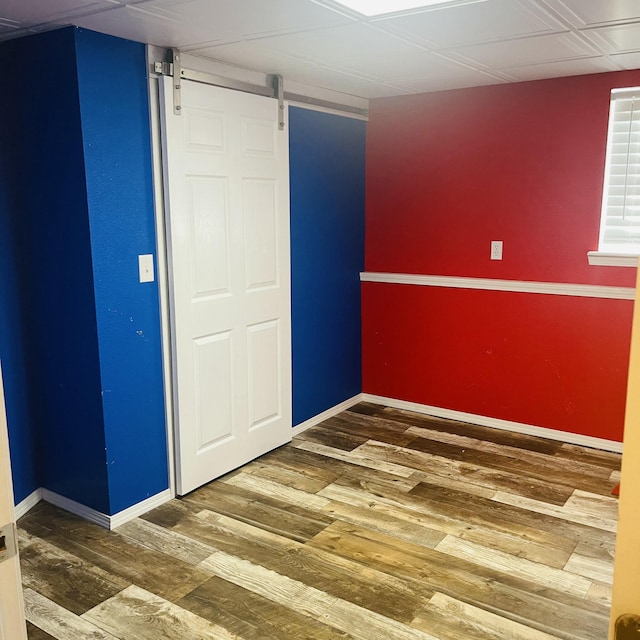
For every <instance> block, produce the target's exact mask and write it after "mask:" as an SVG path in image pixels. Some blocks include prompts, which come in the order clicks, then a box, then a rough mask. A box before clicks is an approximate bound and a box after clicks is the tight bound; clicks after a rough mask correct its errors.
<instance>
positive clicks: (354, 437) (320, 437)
mask: <svg viewBox="0 0 640 640" xmlns="http://www.w3.org/2000/svg"><path fill="white" fill-rule="evenodd" d="M324 424H326V423H324ZM331 427H332V425H326V428H325V427H324V425H323V426H317V427H316V428H314V429H309V430H307V431H304V432H303V433H301V434H300V435H299V436H297V437H298V438H300V439H301V440H309V442H317V443H318V444H324V445H327V446H328V447H333V448H334V449H342V450H343V451H352V450H353V449H355V448H356V447H359V446H360V445H361V444H363V443H365V442H366V441H367V440H369V437H368V436H362V435H359V434H357V433H345V432H344V431H340V430H338V429H332V428H331ZM411 439H412V438H409V440H411Z"/></svg>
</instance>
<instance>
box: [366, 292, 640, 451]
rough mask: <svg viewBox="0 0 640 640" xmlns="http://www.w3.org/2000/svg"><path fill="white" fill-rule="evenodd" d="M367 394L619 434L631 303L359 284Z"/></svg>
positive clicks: (593, 432)
mask: <svg viewBox="0 0 640 640" xmlns="http://www.w3.org/2000/svg"><path fill="white" fill-rule="evenodd" d="M362 294H363V295H362V305H363V309H362V313H363V340H364V343H363V353H364V356H363V358H364V361H363V365H364V367H363V368H364V379H363V387H364V390H365V391H366V392H367V393H372V394H375V395H381V396H386V397H392V398H400V399H403V400H409V401H412V402H418V403H421V404H427V405H431V406H437V407H442V408H446V409H455V410H458V411H464V412H468V413H473V414H478V415H482V416H488V417H493V418H501V419H503V420H512V421H515V422H521V423H525V424H531V425H536V426H542V427H548V428H552V429H559V430H562V431H568V432H571V433H577V434H583V435H589V436H595V437H599V438H606V439H609V440H617V441H621V440H622V427H623V419H624V406H625V396H626V379H627V368H628V358H629V335H630V331H631V315H632V309H633V303H632V302H631V301H628V300H607V299H594V298H577V297H570V296H554V295H542V294H529V293H511V292H502V291H482V290H465V289H446V288H439V287H423V286H410V285H393V284H377V283H363V286H362Z"/></svg>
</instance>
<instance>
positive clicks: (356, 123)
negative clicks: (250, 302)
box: [289, 107, 366, 425]
mask: <svg viewBox="0 0 640 640" xmlns="http://www.w3.org/2000/svg"><path fill="white" fill-rule="evenodd" d="M289 125H290V131H289V136H290V138H289V140H290V143H289V144H290V152H289V153H290V165H291V168H290V180H291V300H292V305H291V306H292V311H291V313H292V350H293V423H294V425H297V424H300V423H301V422H304V421H305V420H307V419H309V418H311V417H313V416H315V415H317V414H319V413H321V412H322V411H325V410H326V409H329V408H331V407H333V406H335V405H336V404H339V403H340V402H343V401H344V400H347V399H348V398H351V397H353V396H354V395H356V394H358V393H360V392H361V391H362V362H361V361H362V353H361V322H360V277H359V276H360V272H361V271H363V269H364V180H365V178H364V169H365V134H366V124H365V122H363V121H361V120H355V119H353V118H347V117H343V116H337V115H331V114H326V113H320V112H317V111H312V110H307V109H300V108H296V107H291V108H290V110H289Z"/></svg>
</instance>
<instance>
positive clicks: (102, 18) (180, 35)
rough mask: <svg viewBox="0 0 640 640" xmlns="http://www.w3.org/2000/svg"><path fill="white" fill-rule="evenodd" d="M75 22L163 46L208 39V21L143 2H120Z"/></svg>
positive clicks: (88, 27) (180, 44) (96, 29)
mask: <svg viewBox="0 0 640 640" xmlns="http://www.w3.org/2000/svg"><path fill="white" fill-rule="evenodd" d="M75 24H77V25H78V26H80V27H85V28H86V29H94V30H95V31H100V32H102V33H108V34H110V35H114V36H119V37H120V38H126V39H128V40H136V41H137V42H144V43H146V44H154V45H158V46H163V47H180V46H182V44H184V43H185V42H192V41H196V42H197V41H199V40H200V41H202V40H206V39H207V37H208V36H209V35H210V31H209V29H208V28H207V26H206V25H205V24H201V25H199V26H192V25H189V24H186V23H185V22H183V21H182V20H180V18H179V17H178V16H173V17H171V16H168V15H160V14H159V13H156V12H153V13H150V12H149V11H147V10H146V9H144V7H140V6H120V7H116V8H113V9H112V10H110V11H105V12H102V13H100V14H93V15H88V16H82V17H80V18H77V19H76V20H75Z"/></svg>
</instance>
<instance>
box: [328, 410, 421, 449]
mask: <svg viewBox="0 0 640 640" xmlns="http://www.w3.org/2000/svg"><path fill="white" fill-rule="evenodd" d="M324 424H325V425H326V427H327V429H330V430H333V431H335V432H338V433H344V434H350V433H353V434H357V435H358V436H359V437H361V438H364V439H365V441H366V440H383V441H384V442H387V443H389V444H397V445H399V446H401V447H403V446H405V445H406V444H408V443H409V442H411V440H413V439H414V438H415V435H413V434H410V433H408V430H407V425H400V424H398V423H397V422H392V421H389V420H385V419H383V418H379V417H377V416H375V417H369V416H359V415H357V414H351V415H349V416H345V415H344V414H341V415H338V416H335V417H333V418H329V419H328V420H326V422H325V423H324Z"/></svg>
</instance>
